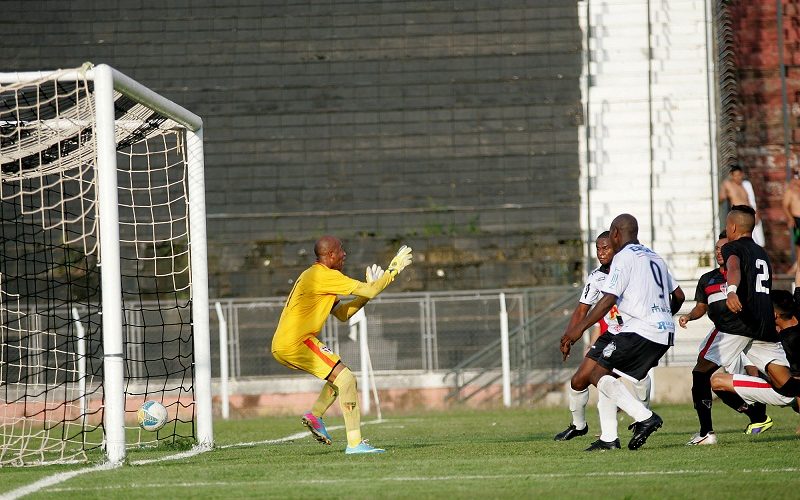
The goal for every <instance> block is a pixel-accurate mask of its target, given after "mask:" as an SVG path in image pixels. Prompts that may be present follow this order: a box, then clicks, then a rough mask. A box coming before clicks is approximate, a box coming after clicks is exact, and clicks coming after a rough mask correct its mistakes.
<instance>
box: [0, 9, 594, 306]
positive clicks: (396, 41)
mask: <svg viewBox="0 0 800 500" xmlns="http://www.w3.org/2000/svg"><path fill="white" fill-rule="evenodd" d="M0 10H2V13H3V15H2V16H0V27H2V30H3V32H4V36H3V37H2V41H0V46H1V47H2V50H0V71H17V70H40V69H55V68H66V67H77V66H79V65H80V64H82V63H83V62H84V61H92V62H94V63H96V64H97V63H108V64H110V65H112V66H114V67H116V68H117V69H119V70H121V71H123V72H124V73H126V74H128V75H130V76H132V77H133V78H135V79H136V80H138V81H140V82H142V83H143V84H145V85H147V86H149V87H151V88H153V89H154V90H156V91H157V92H159V93H161V94H163V95H165V96H166V97H168V98H170V99H172V100H174V101H175V102H177V103H179V104H181V105H183V106H185V107H187V108H188V109H190V110H192V111H194V112H195V113H197V114H199V115H200V116H202V117H203V119H204V120H205V124H206V134H205V138H206V153H207V157H206V162H207V173H206V176H207V177H206V182H207V188H206V189H207V201H208V207H207V208H208V217H209V218H208V223H209V226H208V228H209V256H210V263H211V287H212V288H211V290H210V292H211V295H212V296H237V297H241V296H267V295H281V294H284V293H286V292H287V291H288V290H289V288H290V287H291V280H292V279H293V278H294V277H295V276H296V275H297V274H298V273H299V272H300V271H301V270H302V269H303V268H304V267H305V266H307V265H308V264H309V263H310V262H311V261H312V255H311V249H312V245H313V241H314V240H315V239H316V238H317V237H318V236H320V235H322V234H325V233H332V234H335V235H338V236H339V237H340V238H342V239H343V241H344V242H345V247H346V249H348V254H349V256H348V265H347V268H346V271H348V272H349V273H350V274H352V275H354V276H359V277H360V276H362V271H361V270H360V269H359V268H362V267H363V266H364V265H366V264H369V263H372V262H375V261H377V262H379V263H382V264H384V265H385V264H386V263H387V262H388V260H389V259H390V257H391V255H392V254H393V251H394V250H395V249H396V248H397V247H398V246H399V245H400V244H402V243H407V244H409V245H411V246H413V247H414V248H415V250H416V255H417V259H416V262H415V264H414V266H413V267H412V268H410V270H409V272H408V273H404V274H403V275H401V279H400V280H399V281H400V283H399V284H396V285H393V288H392V289H393V291H397V290H402V289H406V290H441V289H470V288H494V287H506V286H512V287H513V286H529V285H538V284H556V283H565V282H570V281H572V280H574V279H576V278H577V277H578V275H579V274H580V273H581V271H580V269H579V267H580V261H581V248H580V243H579V240H580V229H579V221H578V216H579V204H580V200H579V192H578V175H579V166H578V129H577V126H578V124H579V123H580V121H581V119H582V117H581V107H580V91H579V84H578V77H579V75H580V70H581V33H580V29H579V27H578V19H577V6H576V3H575V2H574V1H573V2H570V1H564V0H527V1H524V0H519V1H514V0H508V1H488V0H487V1H482V2H481V1H452V0H448V1H436V0H434V1H430V0H424V1H404V0H387V1H377V0H376V1H360V2H340V1H337V2H332V1H291V0H287V1H282V2H275V1H272V2H262V1H259V0H216V1H215V0H198V1H188V0H177V1H171V0H170V1H167V0H161V1H145V0H125V1H120V0H103V1H90V0H83V1H71V2H55V1H41V0H23V1H7V0H2V1H0ZM267 262H268V263H269V264H268V265H266V264H267ZM438 270H441V271H443V272H444V276H443V277H441V276H438V275H437V271H438Z"/></svg>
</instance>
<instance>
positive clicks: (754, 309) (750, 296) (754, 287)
mask: <svg viewBox="0 0 800 500" xmlns="http://www.w3.org/2000/svg"><path fill="white" fill-rule="evenodd" d="M731 255H736V256H737V257H739V269H740V270H741V277H742V278H741V281H740V282H739V285H738V287H737V289H736V295H738V296H739V302H741V303H742V311H741V312H740V313H739V314H738V316H739V320H740V321H739V323H738V324H737V323H732V324H730V325H729V327H728V328H729V329H728V330H727V331H726V333H732V334H734V335H742V336H744V337H751V338H754V339H758V340H764V341H767V342H778V334H777V333H776V332H775V313H774V312H773V309H772V299H770V297H769V291H770V289H771V288H772V266H771V265H770V263H769V257H768V256H767V252H765V251H764V249H763V248H761V247H760V246H758V245H757V244H756V242H754V241H753V239H752V238H748V237H744V238H739V239H738V240H735V241H730V242H728V243H727V244H726V245H725V246H723V247H722V256H723V258H724V259H725V262H727V261H728V257H730V256H731ZM729 277H730V276H729Z"/></svg>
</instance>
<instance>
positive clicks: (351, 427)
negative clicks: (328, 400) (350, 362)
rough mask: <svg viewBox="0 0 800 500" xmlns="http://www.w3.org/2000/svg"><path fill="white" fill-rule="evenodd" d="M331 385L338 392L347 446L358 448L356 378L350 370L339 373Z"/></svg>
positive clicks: (358, 429) (359, 427)
mask: <svg viewBox="0 0 800 500" xmlns="http://www.w3.org/2000/svg"><path fill="white" fill-rule="evenodd" d="M333 385H334V386H335V387H336V388H337V389H338V390H339V406H341V407H342V416H344V428H345V429H346V430H347V445H348V446H358V445H359V443H361V411H360V410H359V409H358V389H357V388H356V378H355V377H354V376H353V372H351V371H350V368H345V369H344V370H342V371H341V372H339V375H336V380H334V381H333Z"/></svg>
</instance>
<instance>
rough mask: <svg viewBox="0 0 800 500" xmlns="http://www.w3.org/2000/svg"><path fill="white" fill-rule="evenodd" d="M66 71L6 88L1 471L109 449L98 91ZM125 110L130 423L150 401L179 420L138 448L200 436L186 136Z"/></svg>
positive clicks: (0, 154) (136, 107)
mask: <svg viewBox="0 0 800 500" xmlns="http://www.w3.org/2000/svg"><path fill="white" fill-rule="evenodd" d="M67 74H75V70H71V71H63V72H58V73H55V74H51V75H48V76H47V77H43V78H40V79H35V80H30V81H25V82H20V83H14V84H9V85H2V84H0V180H1V181H2V191H1V192H0V322H1V324H0V405H2V410H0V466H2V465H4V464H27V463H49V462H53V461H58V462H64V461H71V460H86V459H87V453H92V450H95V452H96V453H99V452H100V447H101V445H102V442H103V432H102V431H103V429H102V420H103V418H102V417H103V414H102V411H103V387H102V331H101V316H100V309H101V303H102V301H101V287H100V285H101V279H100V272H101V269H102V266H99V262H98V258H99V245H100V238H99V237H98V236H99V235H98V220H99V215H98V214H97V210H98V203H97V197H98V196H102V193H98V192H97V189H96V183H95V179H96V168H97V165H96V156H97V154H96V147H95V137H96V129H95V123H94V95H93V87H94V85H93V83H92V82H91V81H88V80H86V79H83V78H81V79H79V80H77V81H76V80H71V81H68V80H66V79H65V78H64V76H65V75H67ZM78 74H80V71H79V72H78ZM114 108H115V115H116V122H115V130H114V135H115V137H116V141H117V165H118V175H117V182H118V190H117V197H118V200H119V230H120V258H121V262H120V267H121V272H122V295H123V304H124V306H123V307H124V311H123V313H124V317H125V324H124V325H123V327H124V334H123V335H124V339H123V340H124V343H125V352H126V359H125V363H126V367H125V371H126V395H125V396H126V404H127V405H128V406H127V407H126V423H127V424H128V425H130V427H132V428H135V415H134V414H135V411H136V409H137V408H138V405H139V404H140V403H141V402H143V401H144V400H146V399H157V400H159V401H162V402H163V403H164V405H165V406H166V407H167V409H168V411H169V414H170V423H169V424H168V425H167V426H166V427H165V428H164V429H162V430H161V431H159V432H158V434H156V433H142V432H141V431H139V432H137V433H136V434H137V436H138V438H137V439H136V440H135V441H133V442H130V436H129V444H132V445H134V446H140V445H142V444H146V443H156V442H158V441H159V440H166V439H171V440H172V441H175V440H178V439H182V438H191V437H193V432H194V428H193V414H194V405H193V397H192V394H193V387H192V380H193V374H192V355H193V353H192V331H191V315H190V311H191V293H190V292H191V288H190V286H191V280H190V270H189V230H188V227H189V223H188V199H187V194H186V192H187V179H186V153H185V141H186V138H185V131H184V130H183V129H182V128H180V127H179V126H178V125H177V124H176V123H175V122H173V121H172V120H169V119H167V118H165V117H163V116H162V115H160V114H158V113H157V112H155V111H154V110H152V109H151V108H149V107H147V106H146V105H144V104H142V103H139V102H135V101H133V100H132V99H130V98H128V97H126V96H125V95H122V94H120V93H117V92H115V93H114ZM129 434H132V433H129Z"/></svg>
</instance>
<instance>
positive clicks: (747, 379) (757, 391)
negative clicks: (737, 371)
mask: <svg viewBox="0 0 800 500" xmlns="http://www.w3.org/2000/svg"><path fill="white" fill-rule="evenodd" d="M733 388H734V389H735V390H736V394H738V395H739V396H741V397H742V399H744V400H745V402H747V403H764V404H767V405H773V406H788V405H790V404H792V401H794V398H790V397H787V396H781V395H780V394H778V393H777V392H775V389H773V388H772V386H771V385H769V382H767V381H766V380H764V379H761V378H758V377H751V376H749V375H734V376H733Z"/></svg>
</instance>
